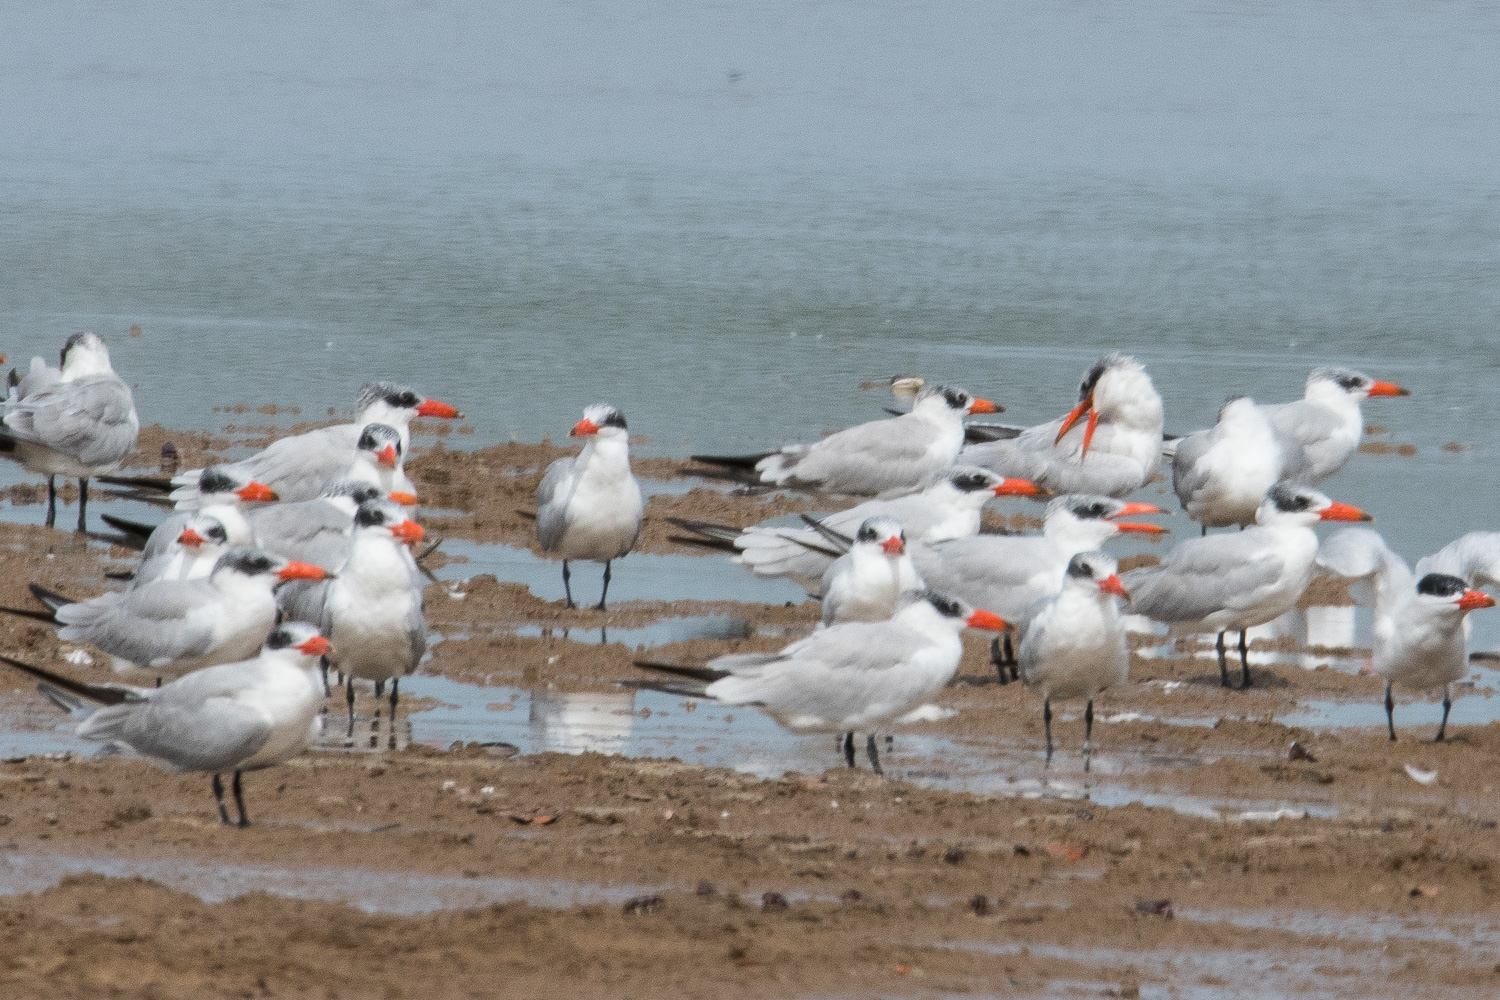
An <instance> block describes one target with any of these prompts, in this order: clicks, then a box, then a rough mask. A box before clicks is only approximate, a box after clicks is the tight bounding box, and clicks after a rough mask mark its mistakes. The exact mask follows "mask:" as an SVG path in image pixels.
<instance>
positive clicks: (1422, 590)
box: [1416, 573, 1495, 625]
mask: <svg viewBox="0 0 1500 1000" xmlns="http://www.w3.org/2000/svg"><path fill="white" fill-rule="evenodd" d="M1416 602H1417V606H1418V607H1419V608H1421V609H1422V611H1423V612H1425V613H1426V614H1430V615H1441V616H1443V617H1446V618H1451V619H1452V620H1453V622H1454V624H1455V625H1456V624H1457V623H1458V621H1459V620H1460V619H1462V618H1463V616H1464V615H1466V614H1468V613H1469V612H1470V611H1474V610H1476V609H1478V608H1493V607H1494V606H1495V599H1494V598H1493V597H1491V596H1490V595H1489V594H1486V593H1485V592H1484V591H1482V590H1471V589H1469V585H1468V584H1467V583H1465V582H1464V580H1463V579H1462V578H1460V577H1456V576H1449V575H1448V574H1446V573H1428V574H1427V575H1426V576H1424V577H1422V579H1420V580H1418V581H1417V593H1416Z"/></svg>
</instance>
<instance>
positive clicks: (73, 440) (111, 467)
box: [0, 333, 141, 531]
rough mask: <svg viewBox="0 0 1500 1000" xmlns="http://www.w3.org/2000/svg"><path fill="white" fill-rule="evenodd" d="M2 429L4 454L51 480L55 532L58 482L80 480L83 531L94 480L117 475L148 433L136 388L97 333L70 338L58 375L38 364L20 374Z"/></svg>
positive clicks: (49, 524) (49, 507) (37, 360)
mask: <svg viewBox="0 0 1500 1000" xmlns="http://www.w3.org/2000/svg"><path fill="white" fill-rule="evenodd" d="M0 423H3V424H4V428H3V430H0V451H6V452H10V453H11V456H12V457H13V458H15V460H16V461H18V462H20V463H21V464H22V465H24V466H25V467H26V468H28V469H30V470H31V471H32V472H39V473H41V474H42V475H44V476H46V477H47V527H49V528H50V527H52V526H53V525H54V524H56V523H57V477H58V476H66V477H70V478H75V479H77V480H78V530H79V531H83V530H84V526H85V520H86V514H87V508H88V501H89V478H90V477H92V476H99V475H104V474H107V473H111V472H114V471H115V470H117V469H118V468H119V467H120V465H121V463H123V462H124V461H125V459H126V458H127V457H128V456H129V455H130V453H131V452H132V451H134V450H135V441H136V436H137V434H139V432H140V429H141V423H140V420H139V419H138V418H137V417H136V413H135V400H134V398H133V397H132V396H131V393H130V386H128V385H126V384H125V381H124V380H123V379H122V378H120V376H118V375H116V374H115V370H114V368H113V367H112V366H111V365H110V363H109V349H108V348H106V347H105V346H104V341H102V340H100V339H99V338H98V337H97V336H96V335H94V334H92V333H75V334H73V336H71V337H69V338H68V340H67V343H65V344H63V349H62V361H61V364H60V365H59V367H57V368H48V367H47V363H46V362H45V361H43V360H42V359H41V358H32V359H31V370H30V371H29V372H27V373H26V376H25V377H24V378H20V377H18V376H17V373H16V372H15V371H14V370H12V371H11V373H10V391H9V393H8V395H7V396H6V399H5V412H4V416H3V417H0Z"/></svg>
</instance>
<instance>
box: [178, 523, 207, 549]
mask: <svg viewBox="0 0 1500 1000" xmlns="http://www.w3.org/2000/svg"><path fill="white" fill-rule="evenodd" d="M203 542H204V538H203V536H202V535H200V534H198V533H197V532H196V531H194V530H193V529H192V528H183V529H182V534H180V535H178V536H177V543H178V544H179V545H186V546H187V547H188V548H192V549H196V548H197V547H198V546H200V545H202V544H203Z"/></svg>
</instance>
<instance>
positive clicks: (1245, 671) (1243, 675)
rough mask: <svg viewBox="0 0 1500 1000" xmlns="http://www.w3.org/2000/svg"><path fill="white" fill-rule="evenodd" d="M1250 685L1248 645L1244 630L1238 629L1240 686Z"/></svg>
mask: <svg viewBox="0 0 1500 1000" xmlns="http://www.w3.org/2000/svg"><path fill="white" fill-rule="evenodd" d="M1249 686H1250V646H1249V644H1248V643H1246V642H1245V630H1244V629H1240V687H1241V688H1247V687H1249Z"/></svg>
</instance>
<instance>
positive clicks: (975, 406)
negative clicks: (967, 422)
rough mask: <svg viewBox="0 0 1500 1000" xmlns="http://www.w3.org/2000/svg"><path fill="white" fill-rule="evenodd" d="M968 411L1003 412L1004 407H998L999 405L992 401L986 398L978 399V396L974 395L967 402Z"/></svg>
mask: <svg viewBox="0 0 1500 1000" xmlns="http://www.w3.org/2000/svg"><path fill="white" fill-rule="evenodd" d="M969 412H970V413H1003V412H1004V409H1003V408H1002V407H1000V406H997V405H995V404H994V403H993V402H991V401H990V400H988V399H980V398H979V397H978V396H975V397H974V398H973V399H972V400H970V402H969Z"/></svg>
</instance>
